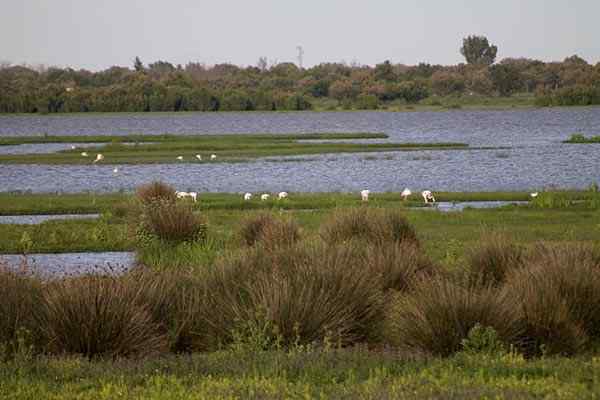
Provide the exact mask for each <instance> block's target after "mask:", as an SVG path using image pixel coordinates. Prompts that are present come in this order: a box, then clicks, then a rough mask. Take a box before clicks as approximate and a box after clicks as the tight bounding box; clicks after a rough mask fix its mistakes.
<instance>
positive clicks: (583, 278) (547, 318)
mask: <svg viewBox="0 0 600 400" xmlns="http://www.w3.org/2000/svg"><path fill="white" fill-rule="evenodd" d="M507 288H508V289H509V290H510V292H511V293H512V296H513V297H515V298H518V299H519V300H520V304H521V309H522V313H523V321H524V324H525V326H526V331H525V334H524V337H525V343H526V347H525V352H526V353H528V354H532V355H535V354H541V353H546V354H576V353H577V352H578V351H579V350H580V349H581V348H582V347H584V346H585V345H586V344H587V343H588V342H589V340H590V339H595V340H597V339H600V258H599V257H598V253H597V251H596V250H594V248H592V247H589V246H585V245H559V246H556V245H555V246H549V245H547V244H541V245H538V247H537V248H536V249H535V250H534V251H533V253H532V254H530V255H529V256H528V262H527V265H526V268H523V269H519V270H514V271H512V272H511V274H510V275H509V277H508V279H507Z"/></svg>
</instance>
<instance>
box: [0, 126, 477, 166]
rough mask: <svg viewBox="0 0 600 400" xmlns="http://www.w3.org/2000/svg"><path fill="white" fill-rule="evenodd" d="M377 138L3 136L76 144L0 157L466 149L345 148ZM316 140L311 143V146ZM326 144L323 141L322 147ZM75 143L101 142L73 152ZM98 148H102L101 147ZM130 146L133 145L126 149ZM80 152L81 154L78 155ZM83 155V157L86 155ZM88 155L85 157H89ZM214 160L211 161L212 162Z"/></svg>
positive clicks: (71, 159)
mask: <svg viewBox="0 0 600 400" xmlns="http://www.w3.org/2000/svg"><path fill="white" fill-rule="evenodd" d="M384 138H387V135H385V134H377V133H356V134H351V133H342V134H335V133H323V134H320V133H319V134H317V133H315V134H303V135H284V134H281V135H272V134H271V135H267V134H263V135H260V134H259V135H202V136H184V135H160V136H154V135H129V136H49V135H46V136H39V137H38V136H28V137H3V138H0V145H2V144H3V145H18V144H44V143H75V145H73V147H74V148H72V149H70V150H63V151H59V152H57V153H52V154H7V155H0V163H4V164H9V163H10V164H15V163H18V164H90V163H92V162H93V161H94V159H95V155H96V153H101V154H102V155H103V156H104V159H103V160H102V162H101V163H103V164H150V163H173V162H182V163H185V162H187V163H202V162H215V160H216V161H219V162H246V161H248V160H251V159H256V158H264V157H269V156H297V155H311V154H334V153H368V152H389V151H411V150H468V149H476V148H471V147H469V145H467V144H464V143H444V142H442V143H348V142H344V141H347V140H357V139H362V140H368V139H384ZM311 141H314V142H311ZM321 141H325V142H321ZM76 143H99V146H98V147H93V148H89V147H86V148H77V146H76ZM102 143H106V144H103V145H102ZM129 144H133V145H129ZM82 150H83V151H82ZM84 152H85V155H84ZM88 153H89V154H88ZM213 155H214V156H215V159H213Z"/></svg>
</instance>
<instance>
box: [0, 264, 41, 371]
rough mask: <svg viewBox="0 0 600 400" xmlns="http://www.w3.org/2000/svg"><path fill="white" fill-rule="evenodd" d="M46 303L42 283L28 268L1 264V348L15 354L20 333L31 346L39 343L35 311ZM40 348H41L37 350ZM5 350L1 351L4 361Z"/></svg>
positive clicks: (0, 354) (9, 354)
mask: <svg viewBox="0 0 600 400" xmlns="http://www.w3.org/2000/svg"><path fill="white" fill-rule="evenodd" d="M41 303H42V283H41V281H40V280H39V279H38V278H37V277H35V276H32V275H30V274H29V273H27V271H26V270H24V269H22V270H14V269H11V268H9V267H8V266H6V265H0V348H3V349H4V350H5V353H6V354H5V355H7V356H11V354H13V353H14V352H15V351H16V350H17V346H19V343H18V341H19V339H23V338H21V337H19V336H20V332H24V333H25V334H26V335H27V336H28V338H27V339H28V340H29V343H26V344H27V345H34V346H39V345H40V344H41V343H40V339H41V338H40V335H39V329H38V326H37V321H36V320H35V318H34V311H35V310H37V309H38V308H39V307H40V305H41ZM37 350H40V349H37ZM1 357H2V353H1V352H0V360H1Z"/></svg>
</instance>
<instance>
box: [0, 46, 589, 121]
mask: <svg viewBox="0 0 600 400" xmlns="http://www.w3.org/2000/svg"><path fill="white" fill-rule="evenodd" d="M496 52H497V48H496V46H493V45H491V44H489V43H488V41H487V39H486V38H484V37H478V36H470V37H468V38H465V39H464V41H463V47H462V48H461V53H462V54H463V55H464V56H465V59H466V60H467V63H466V64H459V65H453V66H441V65H430V64H425V63H421V64H419V65H416V66H407V65H402V64H392V63H391V62H389V61H385V62H383V63H380V64H377V65H376V66H374V67H371V66H361V65H346V64H342V63H326V64H320V65H317V66H314V67H312V68H305V69H300V68H298V67H297V66H296V65H295V64H293V63H279V64H275V65H272V66H268V65H267V62H266V60H265V59H264V58H261V59H260V61H259V63H258V64H257V66H256V67H244V68H242V67H238V66H235V65H231V64H218V65H215V66H211V67H208V66H205V65H203V64H200V63H189V64H187V65H185V66H181V65H177V66H175V65H173V64H171V63H169V62H166V61H156V62H154V63H151V64H148V65H144V64H143V62H142V61H141V60H140V59H139V58H137V57H136V59H135V61H134V63H133V65H132V66H133V68H132V69H130V68H124V67H111V68H108V69H106V70H104V71H100V72H90V71H87V70H74V69H71V68H55V67H50V68H31V67H27V66H20V65H10V64H8V63H5V64H0V112H1V113H35V112H38V113H59V112H91V111H100V112H118V111H249V110H309V109H311V108H313V106H314V105H315V104H320V105H323V104H325V105H326V107H342V108H347V109H351V108H355V109H377V108H379V107H382V106H385V105H386V104H387V103H390V102H400V103H418V102H420V101H422V100H424V99H427V98H430V97H448V96H455V97H457V98H458V97H461V96H472V95H479V96H501V97H506V96H511V95H513V94H515V93H530V94H535V96H536V102H537V104H539V105H541V106H553V105H591V104H600V63H598V64H596V65H595V66H594V65H590V64H589V63H587V62H586V61H585V60H583V59H582V58H580V57H578V56H572V57H568V58H566V59H565V60H564V61H562V62H550V63H544V62H542V61H537V60H531V59H526V58H518V59H515V58H506V59H503V60H501V61H500V62H498V63H495V58H496Z"/></svg>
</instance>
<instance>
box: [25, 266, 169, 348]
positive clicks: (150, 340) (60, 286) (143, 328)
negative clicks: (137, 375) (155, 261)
mask: <svg viewBox="0 0 600 400" xmlns="http://www.w3.org/2000/svg"><path fill="white" fill-rule="evenodd" d="M142 283H148V282H143V281H140V280H134V279H130V277H125V278H116V277H110V276H98V275H89V276H83V277H77V278H68V279H63V280H57V281H52V282H51V283H49V284H48V285H47V286H46V288H45V290H44V301H43V302H42V307H41V308H40V309H39V310H36V314H37V315H38V318H39V320H40V326H39V329H41V330H42V332H43V334H44V336H45V337H46V338H47V339H46V340H47V345H48V350H49V351H51V352H54V353H59V354H60V353H67V354H79V355H82V356H84V357H88V358H94V357H122V356H142V355H147V354H152V353H156V352H161V351H164V350H165V349H166V348H167V346H168V342H167V336H166V334H165V332H164V330H163V329H162V327H161V324H160V323H157V322H156V321H155V320H154V319H153V312H154V311H155V310H154V309H153V307H152V306H151V305H150V304H148V303H147V302H145V300H148V299H149V298H151V299H152V301H153V304H157V298H156V296H157V295H159V291H156V290H153V291H152V293H148V292H146V291H147V290H148V289H149V287H148V286H147V285H143V284H142Z"/></svg>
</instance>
